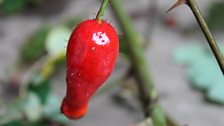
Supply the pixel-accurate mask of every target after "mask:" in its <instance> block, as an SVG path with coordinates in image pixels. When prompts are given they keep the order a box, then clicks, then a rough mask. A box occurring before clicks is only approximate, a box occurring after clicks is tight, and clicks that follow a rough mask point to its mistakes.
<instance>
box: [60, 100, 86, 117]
mask: <svg viewBox="0 0 224 126" xmlns="http://www.w3.org/2000/svg"><path fill="white" fill-rule="evenodd" d="M87 109H88V105H87V104H86V105H84V106H82V107H81V108H79V109H73V108H72V107H69V104H68V103H67V102H66V100H65V99H64V100H63V102H62V106H61V112H62V113H63V114H64V115H65V116H66V117H68V118H69V119H74V120H75V119H80V118H82V117H83V116H84V115H85V114H86V112H87Z"/></svg>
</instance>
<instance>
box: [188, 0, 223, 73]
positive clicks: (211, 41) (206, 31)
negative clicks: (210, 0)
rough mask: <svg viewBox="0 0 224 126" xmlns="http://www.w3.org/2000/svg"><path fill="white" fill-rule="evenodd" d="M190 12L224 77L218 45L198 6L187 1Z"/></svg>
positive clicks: (191, 0)
mask: <svg viewBox="0 0 224 126" xmlns="http://www.w3.org/2000/svg"><path fill="white" fill-rule="evenodd" d="M186 4H187V5H188V6H189V7H190V9H191V11H192V12H193V14H194V16H195V18H196V19H197V22H198V24H199V25H200V27H201V29H202V31H203V33H204V35H205V37H206V39H207V41H208V43H209V46H210V48H211V49H212V52H213V53H214V55H215V58H216V60H217V62H218V64H219V67H220V69H221V71H222V73H223V75H224V61H223V57H222V54H221V51H220V49H219V48H218V45H217V43H216V41H215V39H214V37H213V36H212V34H211V32H210V30H209V28H208V26H207V24H206V22H205V20H204V18H203V16H202V14H201V12H200V10H199V8H198V6H197V3H196V2H195V0H187V3H186Z"/></svg>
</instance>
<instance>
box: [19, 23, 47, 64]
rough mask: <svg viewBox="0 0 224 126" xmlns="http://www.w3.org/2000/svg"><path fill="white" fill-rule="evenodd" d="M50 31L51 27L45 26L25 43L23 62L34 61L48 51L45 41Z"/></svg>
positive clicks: (22, 52) (22, 51) (22, 55)
mask: <svg viewBox="0 0 224 126" xmlns="http://www.w3.org/2000/svg"><path fill="white" fill-rule="evenodd" d="M48 32H49V28H48V27H46V26H45V27H43V28H41V29H40V30H39V31H38V32H36V33H35V34H34V35H33V36H32V37H31V38H30V39H29V40H28V41H27V42H26V43H25V45H24V47H23V48H22V50H21V58H22V61H23V62H25V63H27V62H28V63H29V62H33V61H35V60H37V59H39V58H40V57H41V56H43V55H44V54H45V53H46V49H45V42H46V37H47V35H48Z"/></svg>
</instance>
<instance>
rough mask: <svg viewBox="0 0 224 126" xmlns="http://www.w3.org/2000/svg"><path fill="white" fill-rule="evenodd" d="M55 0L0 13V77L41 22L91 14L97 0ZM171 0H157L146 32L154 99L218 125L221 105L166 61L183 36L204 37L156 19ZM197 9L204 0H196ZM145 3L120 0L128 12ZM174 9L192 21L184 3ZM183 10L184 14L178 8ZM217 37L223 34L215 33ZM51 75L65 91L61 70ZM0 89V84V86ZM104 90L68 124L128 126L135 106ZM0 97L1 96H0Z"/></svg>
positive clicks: (189, 119) (223, 112) (181, 21)
mask: <svg viewBox="0 0 224 126" xmlns="http://www.w3.org/2000/svg"><path fill="white" fill-rule="evenodd" d="M61 1H63V0H59V1H52V2H53V3H52V4H50V5H48V6H45V7H43V8H41V10H36V11H34V12H27V13H25V14H18V15H14V16H8V17H0V18H1V19H0V59H1V60H0V79H5V78H6V77H7V72H6V71H8V70H9V69H10V67H11V66H13V64H14V63H15V62H16V60H17V56H18V51H19V50H20V48H21V47H22V44H23V43H24V41H25V40H26V39H27V37H28V36H29V35H31V34H32V33H33V32H34V31H36V30H37V29H38V28H39V27H40V26H41V25H43V24H45V23H50V24H52V25H57V23H59V22H61V21H63V20H65V19H68V18H71V17H75V16H82V17H83V18H84V19H85V18H94V16H95V14H96V12H97V9H98V7H99V3H98V1H97V0H70V1H68V2H67V3H65V4H62V3H63V2H61ZM174 1H175V0H170V1H167V0H158V3H159V5H158V14H159V15H157V19H156V23H155V27H154V30H153V33H152V35H151V36H152V38H151V45H150V48H149V49H148V50H147V51H146V57H147V61H148V63H149V66H150V67H149V68H150V70H151V72H152V76H153V80H154V82H155V85H156V88H157V89H158V91H159V95H160V102H161V104H162V106H163V108H164V110H165V111H166V112H167V113H168V114H169V115H170V116H171V117H172V118H173V119H175V120H176V121H177V122H178V123H180V124H182V125H185V124H188V125H189V126H223V125H224V118H223V116H224V109H223V107H222V106H217V105H214V104H211V103H207V102H205V100H204V98H203V96H202V94H201V93H199V92H197V91H195V90H193V89H191V88H190V86H189V84H188V81H187V79H186V78H185V76H184V69H183V68H182V67H181V66H178V65H177V64H175V63H174V62H173V61H172V57H171V55H172V53H173V51H174V50H175V49H176V48H177V47H178V46H180V45H184V43H187V42H194V41H205V39H204V37H203V35H202V34H198V35H195V36H185V37H184V36H183V35H181V34H180V33H179V32H178V30H173V29H168V28H166V27H164V26H163V25H162V23H161V21H160V19H161V17H164V16H165V11H166V10H167V9H168V8H169V7H170V6H171V5H172V3H174ZM198 2H199V6H200V7H201V8H202V12H203V14H206V8H207V6H208V4H209V1H198ZM148 5H149V1H148V0H138V1H136V0H126V1H125V5H124V6H125V9H126V10H127V11H129V12H133V11H134V10H142V9H145V8H147V6H148ZM170 13H171V14H176V18H177V22H178V25H179V26H180V27H188V26H190V24H191V23H193V22H194V21H195V19H194V18H193V16H192V14H191V13H190V11H189V10H188V8H187V7H185V6H181V7H179V8H177V9H176V10H174V11H172V12H170ZM183 13H184V14H183ZM106 15H107V16H105V18H106V19H107V20H108V21H110V22H111V23H112V24H113V25H114V26H117V24H116V22H115V21H114V19H113V16H112V15H111V12H110V11H107V14H106ZM134 23H135V27H136V29H137V30H138V31H139V32H140V33H142V34H144V35H146V36H147V35H148V34H149V33H146V32H145V30H143V28H145V25H146V22H145V21H144V19H140V20H135V22H134ZM217 37H218V38H220V39H223V37H220V36H217ZM62 73H63V72H62ZM55 78H56V79H55V80H54V85H57V86H54V87H55V88H56V90H59V89H60V90H59V93H60V95H64V94H65V89H64V86H65V82H64V74H62V75H61V74H59V75H57V77H55ZM0 92H1V89H0ZM113 92H114V91H113V90H112V91H110V92H108V93H105V94H103V95H100V96H98V97H95V98H94V101H92V102H91V103H90V108H89V112H88V113H87V116H86V117H85V118H83V119H81V120H79V121H77V122H75V123H74V125H78V126H90V125H91V126H128V125H129V124H133V123H137V122H139V121H140V120H141V118H142V115H141V110H136V111H129V110H128V109H125V107H121V106H118V105H116V104H114V103H113V101H112V100H111V94H112V93H113ZM1 97H2V96H1Z"/></svg>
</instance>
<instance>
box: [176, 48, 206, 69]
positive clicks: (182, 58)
mask: <svg viewBox="0 0 224 126" xmlns="http://www.w3.org/2000/svg"><path fill="white" fill-rule="evenodd" d="M204 51H205V49H204V48H203V46H202V45H200V44H188V45H185V46H183V47H179V48H178V49H177V50H175V52H174V54H173V56H174V60H175V61H176V62H177V63H180V64H184V65H188V64H190V63H192V62H194V60H197V59H198V58H199V59H200V58H201V57H203V56H204Z"/></svg>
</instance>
